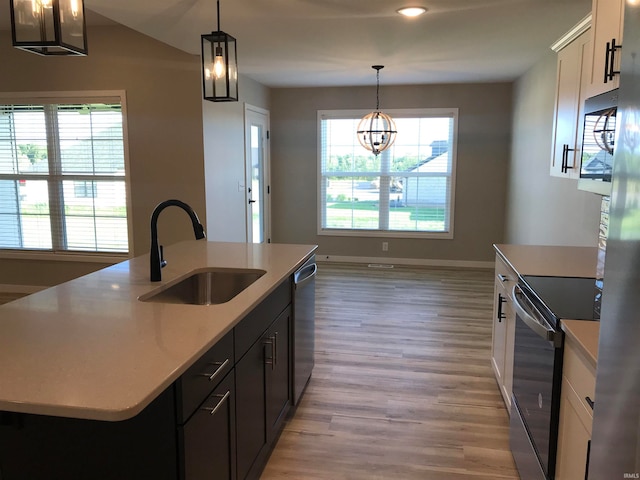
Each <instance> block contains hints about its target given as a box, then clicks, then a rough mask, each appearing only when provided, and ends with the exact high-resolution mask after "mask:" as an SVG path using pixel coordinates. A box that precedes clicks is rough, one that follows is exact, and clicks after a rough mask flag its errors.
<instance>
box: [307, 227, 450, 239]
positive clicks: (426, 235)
mask: <svg viewBox="0 0 640 480" xmlns="http://www.w3.org/2000/svg"><path fill="white" fill-rule="evenodd" d="M318 235H321V236H330V237H360V238H363V237H364V238H402V239H413V238H416V239H439V240H453V232H452V231H451V232H401V231H393V230H388V231H382V230H338V229H335V230H332V229H319V230H318Z"/></svg>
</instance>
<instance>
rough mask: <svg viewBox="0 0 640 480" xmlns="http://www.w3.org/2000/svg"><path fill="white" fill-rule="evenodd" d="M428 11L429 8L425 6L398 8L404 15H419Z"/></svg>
mask: <svg viewBox="0 0 640 480" xmlns="http://www.w3.org/2000/svg"><path fill="white" fill-rule="evenodd" d="M426 11H427V9H426V8H424V7H404V8H401V9H399V10H397V12H398V13H399V14H400V15H404V16H405V17H417V16H418V15H422V14H423V13H424V12H426Z"/></svg>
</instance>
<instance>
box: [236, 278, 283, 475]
mask: <svg viewBox="0 0 640 480" xmlns="http://www.w3.org/2000/svg"><path fill="white" fill-rule="evenodd" d="M290 328H291V283H290V282H285V283H283V284H281V285H280V286H279V287H278V288H277V289H276V290H275V291H274V293H273V294H271V296H270V297H269V298H268V299H266V300H265V301H264V302H263V303H262V304H261V305H260V306H258V307H257V308H256V309H255V310H254V311H253V312H252V313H251V314H250V315H248V316H247V318H245V320H243V321H242V322H241V323H240V324H239V325H238V326H237V327H236V329H235V335H236V336H235V346H236V356H238V355H239V352H242V351H243V349H244V350H246V353H244V354H243V355H242V354H241V353H240V355H242V357H241V358H240V359H239V360H238V361H237V363H236V368H235V370H236V432H237V433H236V435H237V466H238V469H237V472H238V479H241V480H244V479H247V478H258V477H259V475H260V472H261V471H262V468H263V467H264V464H265V462H266V460H267V458H268V455H269V452H270V451H271V447H272V446H273V444H274V442H275V440H276V439H277V438H278V433H279V431H280V427H281V425H282V420H283V419H284V416H285V415H286V413H287V412H288V410H289V407H290V405H291V382H290V378H291V377H290V375H291V364H290V341H291V340H290V338H289V337H290V335H289V332H290ZM251 340H253V343H251ZM249 344H250V346H248V345H249ZM247 347H248V349H247Z"/></svg>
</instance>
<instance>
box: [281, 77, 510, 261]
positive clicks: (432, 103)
mask: <svg viewBox="0 0 640 480" xmlns="http://www.w3.org/2000/svg"><path fill="white" fill-rule="evenodd" d="M511 91H512V86H511V84H509V83H498V84H477V85H472V84H470V85H463V84H460V85H428V86H383V87H381V90H380V96H381V106H382V110H384V109H385V108H386V109H393V108H429V107H433V108H445V107H457V108H459V125H458V157H457V162H458V166H457V174H456V200H455V224H454V229H455V230H454V234H455V238H454V239H453V240H432V239H397V238H390V239H388V240H387V241H388V242H389V251H388V252H382V249H381V242H382V241H383V240H385V239H382V238H360V237H332V236H324V235H323V236H319V235H317V233H316V230H317V228H316V225H317V209H316V204H317V148H318V143H317V120H316V115H317V110H325V109H358V108H364V109H367V108H372V106H373V102H374V101H375V87H366V88H307V89H274V90H273V91H272V109H271V126H272V142H271V152H272V174H273V177H272V187H273V193H272V213H273V239H274V241H275V242H290V243H311V244H318V245H319V252H320V253H321V254H323V255H336V256H358V257H381V258H382V259H383V258H384V257H391V258H410V259H422V260H430V259H438V260H454V261H491V259H492V257H493V251H492V247H491V245H492V243H495V242H501V241H502V240H503V230H504V212H505V209H504V200H505V195H506V192H505V186H506V178H507V177H506V175H507V164H508V160H509V145H510V141H511V137H510V131H511Z"/></svg>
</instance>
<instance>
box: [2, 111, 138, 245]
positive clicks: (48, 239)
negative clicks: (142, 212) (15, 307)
mask: <svg viewBox="0 0 640 480" xmlns="http://www.w3.org/2000/svg"><path fill="white" fill-rule="evenodd" d="M85 102H86V100H85ZM124 151H125V148H124V132H123V114H122V106H121V104H120V102H101V103H90V102H86V103H84V102H83V103H73V102H69V103H53V102H51V103H44V102H42V103H35V102H33V103H31V102H30V103H28V104H26V103H25V104H10V105H9V104H6V102H4V104H2V105H0V248H2V249H20V250H47V251H54V252H55V251H77V252H105V253H109V252H112V253H128V251H129V234H128V222H127V194H126V191H127V188H126V182H127V175H126V171H125V155H124Z"/></svg>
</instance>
